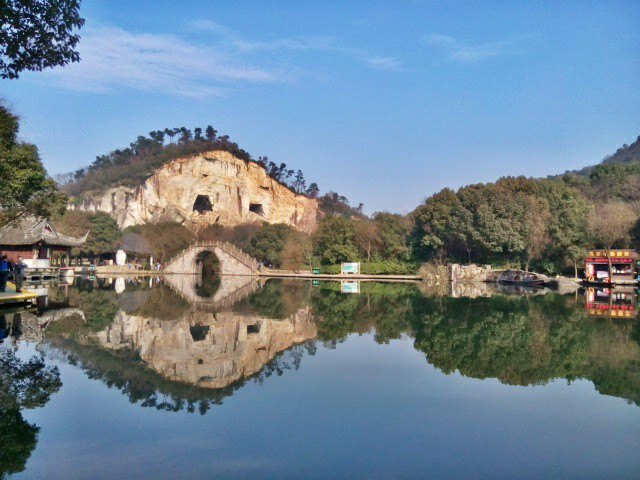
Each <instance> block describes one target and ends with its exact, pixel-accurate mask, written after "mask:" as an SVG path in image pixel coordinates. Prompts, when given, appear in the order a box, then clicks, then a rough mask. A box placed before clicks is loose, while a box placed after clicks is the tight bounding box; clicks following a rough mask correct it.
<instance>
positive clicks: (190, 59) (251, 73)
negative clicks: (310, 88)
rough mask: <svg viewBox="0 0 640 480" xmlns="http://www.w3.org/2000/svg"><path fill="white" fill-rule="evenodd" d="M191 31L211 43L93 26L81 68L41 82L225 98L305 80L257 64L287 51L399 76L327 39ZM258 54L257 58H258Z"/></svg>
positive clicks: (198, 25)
mask: <svg viewBox="0 0 640 480" xmlns="http://www.w3.org/2000/svg"><path fill="white" fill-rule="evenodd" d="M192 28H193V29H194V30H197V31H199V32H201V33H202V32H207V33H210V34H213V35H214V36H215V38H214V39H206V35H205V40H203V39H202V36H200V40H199V41H198V42H193V41H189V40H186V39H185V38H181V37H178V36H176V35H160V34H151V33H132V32H128V31H126V30H123V29H121V28H117V27H108V26H103V27H94V28H92V29H87V30H85V31H84V32H83V35H82V40H81V41H80V44H79V47H78V50H79V52H80V57H81V61H80V62H79V63H74V64H71V65H67V66H66V67H64V68H57V69H53V70H51V71H48V72H47V73H46V74H45V75H43V77H41V78H45V79H47V81H51V82H52V83H53V84H55V85H57V86H59V87H64V88H67V89H71V90H76V91H87V92H97V93H109V92H114V91H118V90H121V89H123V88H127V89H133V90H138V91H150V92H160V93H164V94H171V95H178V96H186V97H196V98H201V97H209V96H219V95H223V94H224V93H225V92H226V91H228V90H229V88H230V87H231V86H233V85H236V84H237V83H239V82H244V83H277V82H291V81H295V80H296V78H295V76H296V74H294V73H292V72H298V74H301V75H304V74H303V73H301V72H300V70H299V69H297V68H296V67H295V66H289V67H281V68H265V67H261V66H259V65H258V64H259V63H264V62H265V61H269V60H271V59H273V57H276V58H278V55H280V57H282V58H278V60H284V62H282V61H279V62H276V63H277V64H278V65H282V64H283V63H284V64H286V63H287V60H288V59H287V58H284V53H283V52H286V51H316V52H325V53H332V54H335V55H342V56H346V57H349V58H352V59H353V60H354V61H359V62H362V63H363V64H364V65H366V66H368V67H370V68H375V69H378V70H389V71H390V70H398V69H399V68H400V62H399V61H398V60H396V59H395V58H392V57H380V56H375V55H372V54H370V53H368V52H367V51H365V50H359V49H351V48H346V47H343V46H340V45H339V43H337V42H336V40H335V39H333V38H329V37H309V38H280V39H274V40H268V41H253V40H247V39H246V38H243V37H241V36H240V35H237V34H236V33H235V32H233V31H232V30H231V29H229V28H227V27H226V26H224V25H220V24H218V23H216V22H212V21H208V20H201V21H198V22H194V23H193V24H192ZM256 53H260V55H255V54H256Z"/></svg>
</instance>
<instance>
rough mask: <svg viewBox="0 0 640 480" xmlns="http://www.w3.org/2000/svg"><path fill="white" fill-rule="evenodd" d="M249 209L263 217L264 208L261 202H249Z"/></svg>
mask: <svg viewBox="0 0 640 480" xmlns="http://www.w3.org/2000/svg"><path fill="white" fill-rule="evenodd" d="M249 211H250V212H253V213H255V214H256V215H260V216H261V217H264V209H263V208H262V204H261V203H250V204H249Z"/></svg>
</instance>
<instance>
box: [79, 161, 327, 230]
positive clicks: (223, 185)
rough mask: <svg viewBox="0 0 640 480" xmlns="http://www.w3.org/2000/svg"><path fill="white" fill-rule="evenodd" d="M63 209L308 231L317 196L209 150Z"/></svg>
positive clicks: (125, 222)
mask: <svg viewBox="0 0 640 480" xmlns="http://www.w3.org/2000/svg"><path fill="white" fill-rule="evenodd" d="M69 209H71V210H74V209H77V210H83V211H88V212H105V213H108V214H109V215H111V216H112V217H113V218H115V219H116V221H117V222H118V225H119V227H120V228H126V227H128V226H130V225H137V224H144V223H156V222H160V221H175V222H180V223H183V224H185V225H187V226H192V227H199V226H209V225H215V224H218V225H221V226H235V225H238V224H241V223H246V222H261V221H262V222H270V223H284V224H287V225H291V226H292V227H294V228H296V229H298V230H301V231H305V232H311V231H313V230H314V229H315V227H316V224H317V217H318V212H319V208H318V201H317V200H316V199H314V198H310V197H308V196H305V195H302V194H298V193H295V192H294V191H292V190H291V189H290V188H288V187H287V186H285V185H283V184H282V183H281V182H279V181H277V180H276V179H274V178H273V177H271V176H269V175H268V173H267V171H266V170H265V168H264V167H263V166H262V165H260V164H258V163H255V162H251V161H246V160H244V159H240V158H238V157H237V156H235V155H233V154H232V153H230V152H228V151H223V150H213V151H208V152H202V153H197V154H194V155H191V156H186V157H182V158H177V159H174V160H171V161H170V162H168V163H165V164H164V165H161V166H159V167H158V168H157V169H156V170H155V171H154V172H153V173H152V174H151V175H150V176H149V177H147V178H146V179H145V180H143V181H141V182H140V183H139V184H138V185H136V186H129V185H118V186H114V187H111V188H107V189H100V190H94V191H86V192H83V193H82V194H81V195H78V196H76V197H75V198H74V199H73V202H72V203H70V205H69Z"/></svg>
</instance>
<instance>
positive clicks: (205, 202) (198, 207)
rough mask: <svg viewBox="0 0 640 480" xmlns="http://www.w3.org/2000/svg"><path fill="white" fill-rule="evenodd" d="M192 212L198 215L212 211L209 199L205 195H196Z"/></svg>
mask: <svg viewBox="0 0 640 480" xmlns="http://www.w3.org/2000/svg"><path fill="white" fill-rule="evenodd" d="M193 211H194V212H198V213H199V214H203V213H204V212H211V211H213V205H211V199H210V198H209V197H208V196H207V195H198V196H197V197H196V201H195V202H193Z"/></svg>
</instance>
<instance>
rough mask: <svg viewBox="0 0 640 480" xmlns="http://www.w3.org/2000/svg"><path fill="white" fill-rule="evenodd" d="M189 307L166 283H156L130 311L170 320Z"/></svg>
mask: <svg viewBox="0 0 640 480" xmlns="http://www.w3.org/2000/svg"><path fill="white" fill-rule="evenodd" d="M190 309H191V305H190V304H189V302H187V301H186V300H185V299H184V298H182V297H181V296H180V295H178V294H177V293H175V292H174V291H173V290H172V289H171V288H169V287H168V286H167V285H164V284H158V285H155V286H154V287H153V288H152V289H151V294H150V296H149V299H148V300H147V301H146V302H145V303H144V304H143V305H141V306H140V307H139V308H137V309H136V310H134V311H133V312H131V313H135V314H136V315H140V316H142V317H147V318H157V319H160V320H172V319H175V318H179V317H180V316H181V315H183V314H185V313H186V312H188V311H189V310H190ZM112 320H113V319H112Z"/></svg>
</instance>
